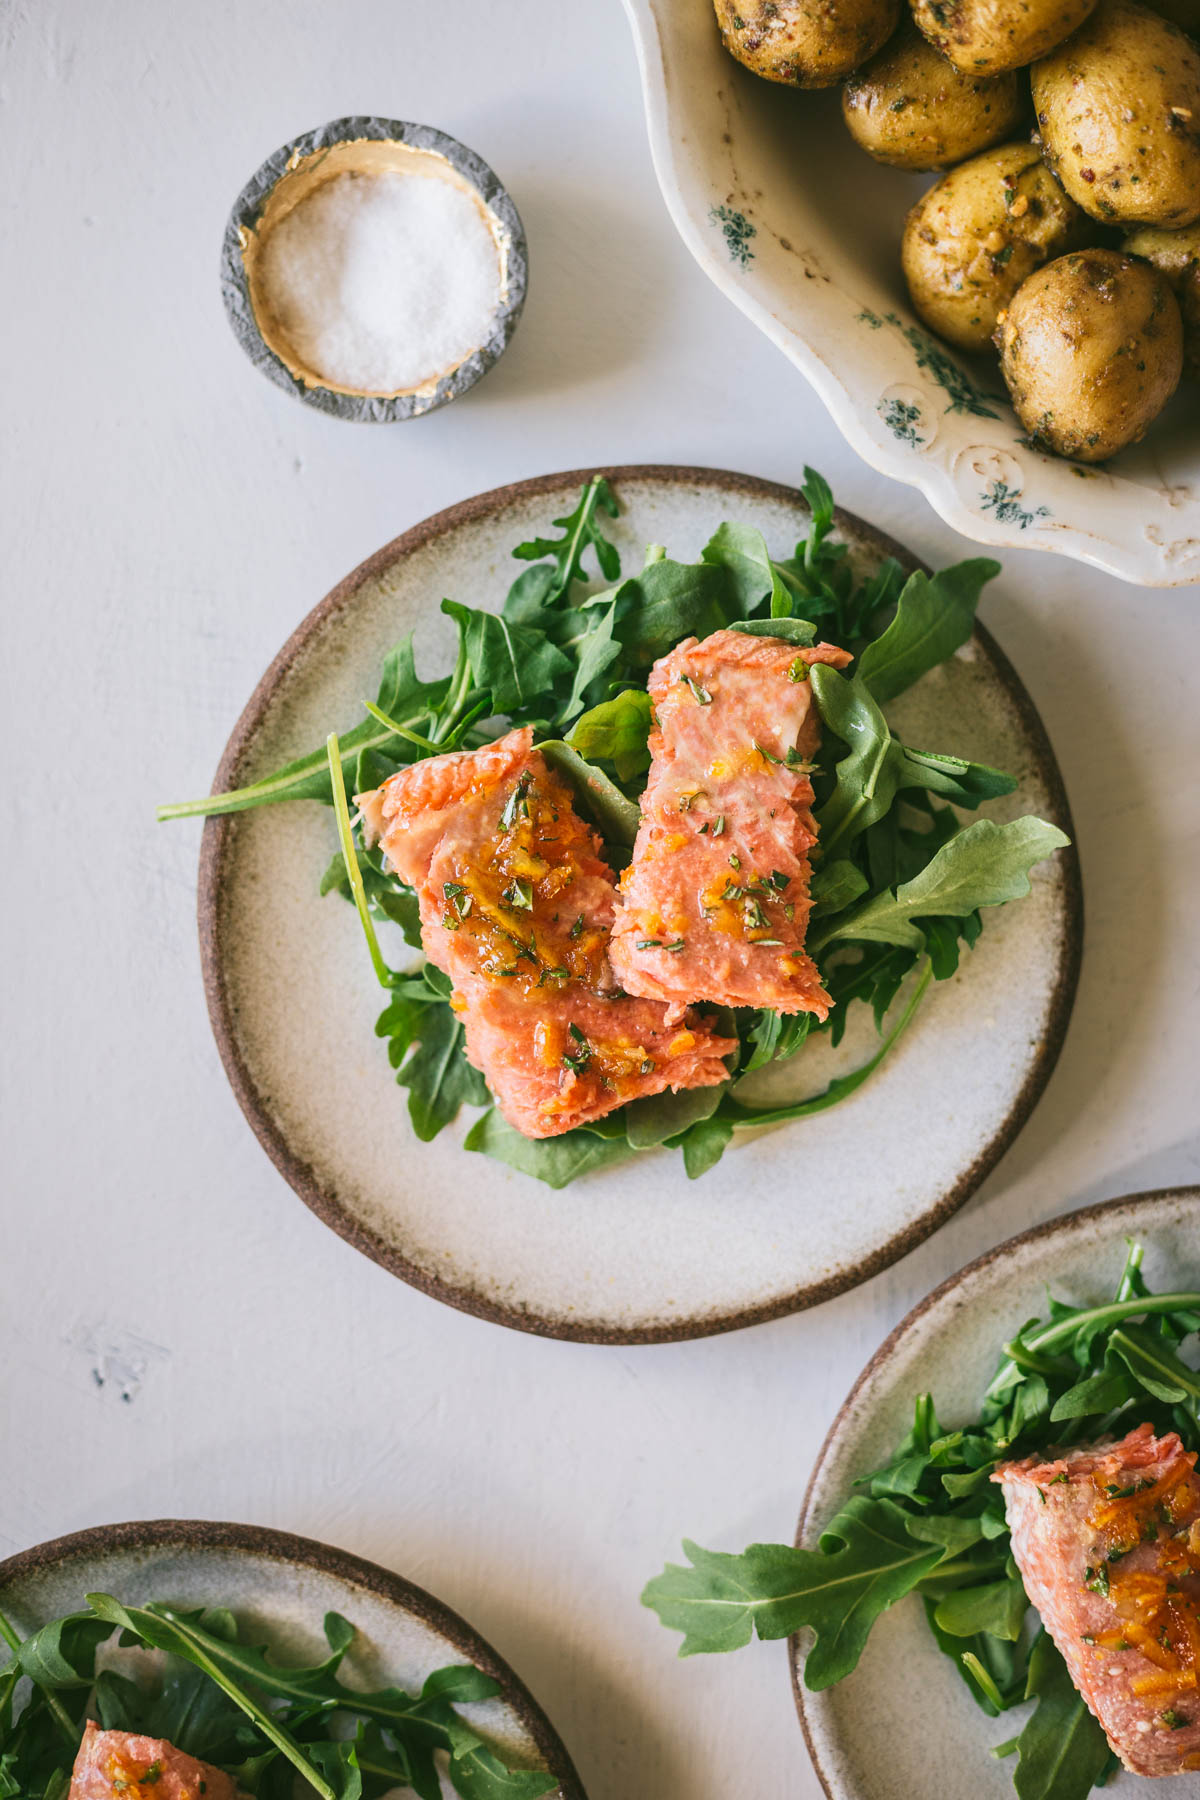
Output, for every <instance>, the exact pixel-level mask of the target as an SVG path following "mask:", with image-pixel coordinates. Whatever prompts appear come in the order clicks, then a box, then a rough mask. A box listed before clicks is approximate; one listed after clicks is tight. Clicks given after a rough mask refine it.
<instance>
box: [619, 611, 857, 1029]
mask: <svg viewBox="0 0 1200 1800" xmlns="http://www.w3.org/2000/svg"><path fill="white" fill-rule="evenodd" d="M850 660H851V659H850V656H849V654H848V652H847V651H845V650H839V649H837V648H836V647H835V646H834V645H832V644H816V645H814V646H813V647H812V648H811V649H807V650H797V649H796V647H795V646H794V645H792V644H786V643H784V642H783V641H782V639H780V638H767V637H751V636H750V635H749V634H748V633H746V632H741V631H717V632H714V633H713V635H712V636H711V637H708V638H705V639H704V641H703V642H702V643H699V642H697V640H696V639H695V638H689V639H687V640H686V641H685V642H684V643H682V644H679V645H677V646H676V648H675V649H674V650H672V651H671V653H670V655H669V656H665V657H663V658H662V660H661V661H660V662H657V663H655V665H654V668H653V670H652V671H651V675H650V682H649V688H650V697H651V699H652V701H653V702H654V720H655V724H654V729H653V730H652V732H651V734H650V754H651V758H652V761H651V766H650V775H649V779H648V782H647V786H646V792H645V795H644V796H643V799H642V823H641V826H640V828H639V830H638V835H637V842H636V844H635V846H634V852H633V863H632V866H631V867H630V868H629V869H627V870H626V872H625V874H624V875H623V877H622V879H621V889H622V902H621V910H620V914H619V916H618V919H617V922H616V925H615V927H614V928H613V939H612V962H613V967H614V969H615V970H616V971H617V975H618V977H619V978H620V981H621V983H622V985H623V986H624V987H625V989H626V990H627V991H628V992H629V993H631V994H643V995H645V996H647V997H648V998H652V999H656V1000H665V1001H666V1002H667V1003H668V1005H669V1006H670V1007H671V1009H672V1016H674V1015H675V1014H677V1013H678V1012H679V1011H680V1010H681V1008H682V1007H683V1006H684V1005H686V1003H687V1002H688V1001H689V1000H709V1001H713V1002H715V1003H717V1004H719V1005H723V1006H765V1007H771V1008H772V1009H773V1010H775V1011H777V1012H785V1013H795V1012H810V1013H815V1014H816V1016H817V1018H819V1019H824V1018H825V1017H826V1016H827V1014H828V1012H829V1005H830V1001H829V996H828V994H827V993H826V992H825V990H824V988H823V987H822V986H821V977H820V975H819V973H818V971H817V967H816V964H815V963H814V962H813V960H812V958H811V957H809V956H807V955H805V951H804V938H805V933H806V931H807V929H808V915H809V910H810V907H811V901H810V900H809V894H808V881H809V852H810V850H811V849H812V846H813V844H815V842H816V838H817V830H816V825H815V823H814V820H813V816H812V802H813V790H812V783H811V781H810V780H809V773H810V763H809V759H810V758H811V757H812V755H813V754H814V752H815V751H816V749H817V746H818V744H819V742H820V719H819V717H818V715H817V709H816V706H815V704H814V702H813V696H812V686H811V683H810V682H809V679H808V670H809V668H810V667H811V666H812V664H813V663H817V662H823V663H830V664H832V665H833V667H834V668H842V667H844V666H845V664H846V663H848V662H849V661H850Z"/></svg>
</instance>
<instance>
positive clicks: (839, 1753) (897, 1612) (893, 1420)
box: [789, 1187, 1200, 1800]
mask: <svg viewBox="0 0 1200 1800" xmlns="http://www.w3.org/2000/svg"><path fill="white" fill-rule="evenodd" d="M1127 1238H1136V1239H1137V1240H1138V1241H1139V1242H1140V1243H1143V1244H1144V1245H1145V1246H1146V1259H1145V1263H1144V1264H1143V1272H1144V1274H1145V1276H1146V1279H1147V1281H1148V1282H1149V1284H1150V1286H1151V1288H1157V1289H1158V1290H1159V1291H1160V1292H1163V1291H1169V1290H1171V1289H1174V1288H1188V1289H1193V1288H1196V1287H1197V1286H1200V1188H1196V1187H1180V1188H1169V1189H1166V1190H1164V1191H1162V1192H1158V1193H1149V1194H1133V1195H1130V1196H1128V1197H1126V1198H1122V1199H1119V1200H1108V1201H1105V1202H1103V1203H1102V1204H1101V1205H1099V1206H1085V1207H1083V1208H1082V1209H1081V1210H1080V1211H1078V1212H1071V1213H1067V1214H1065V1216H1064V1217H1062V1218H1060V1219H1052V1220H1051V1221H1050V1222H1049V1224H1046V1225H1040V1226H1038V1227H1037V1228H1036V1229H1035V1230H1033V1231H1025V1232H1022V1233H1021V1234H1020V1236H1019V1237H1014V1238H1010V1239H1009V1241H1008V1242H1007V1243H1005V1244H1001V1245H999V1246H998V1248H996V1249H995V1250H990V1251H989V1252H988V1254H987V1255H986V1256H981V1257H979V1258H978V1260H977V1261H975V1262H972V1263H968V1264H967V1266H966V1268H964V1269H960V1270H959V1271H958V1273H957V1275H952V1276H951V1277H950V1279H949V1280H948V1281H944V1282H943V1283H942V1285H941V1286H940V1287H939V1288H935V1289H934V1291H933V1293H932V1294H930V1295H929V1297H928V1299H926V1300H923V1301H922V1302H921V1304H920V1305H919V1306H917V1307H915V1308H914V1309H913V1311H912V1312H910V1313H909V1315H908V1317H907V1318H906V1319H904V1320H903V1321H902V1322H901V1323H900V1324H899V1325H898V1326H897V1327H896V1329H895V1331H893V1333H892V1335H891V1336H890V1337H889V1338H888V1340H887V1342H886V1343H885V1344H883V1345H882V1346H881V1347H880V1349H879V1350H878V1351H877V1352H876V1353H875V1355H874V1356H873V1357H872V1359H871V1361H870V1362H869V1363H868V1364H867V1366H866V1368H865V1369H864V1370H863V1373H862V1374H861V1375H860V1376H859V1378H858V1381H857V1382H856V1383H855V1385H854V1387H853V1389H852V1390H851V1393H850V1395H849V1398H848V1399H847V1400H846V1403H845V1405H844V1406H843V1407H842V1409H841V1412H840V1413H839V1414H838V1416H837V1418H836V1419H835V1420H834V1423H833V1427H832V1429H831V1431H830V1433H829V1436H828V1437H827V1438H826V1440H825V1443H824V1445H823V1446H822V1449H821V1454H820V1456H819V1457H818V1459H817V1463H816V1467H815V1468H814V1470H813V1474H812V1478H811V1480H810V1482H809V1487H808V1492H807V1494H806V1495H805V1497H804V1507H803V1511H802V1512H801V1515H800V1525H799V1529H798V1532H797V1542H798V1543H805V1544H809V1545H812V1544H815V1543H816V1541H817V1538H818V1537H819V1535H820V1532H821V1529H822V1528H823V1526H824V1525H825V1524H826V1523H827V1521H828V1520H829V1519H830V1518H831V1517H832V1516H833V1514H834V1513H835V1512H836V1511H837V1509H838V1507H839V1505H841V1504H842V1503H844V1501H845V1499H846V1498H847V1496H848V1495H850V1494H851V1493H852V1492H853V1483H854V1480H855V1478H856V1477H857V1476H859V1475H862V1474H864V1473H866V1471H867V1470H869V1469H872V1468H878V1467H879V1465H880V1464H881V1463H883V1462H886V1460H887V1458H888V1457H889V1456H890V1455H891V1453H892V1451H893V1450H894V1448H895V1446H896V1444H897V1443H898V1442H899V1441H900V1440H901V1439H902V1438H903V1436H904V1434H905V1432H906V1431H908V1430H909V1429H910V1427H911V1425H912V1409H913V1402H914V1400H915V1398H916V1396H917V1395H918V1394H921V1393H931V1394H932V1395H933V1398H934V1403H935V1406H936V1408H937V1414H938V1418H939V1420H941V1422H942V1423H943V1424H944V1425H945V1426H946V1427H947V1429H950V1430H952V1429H953V1428H954V1427H955V1426H956V1425H957V1424H959V1423H960V1422H961V1421H963V1420H966V1419H970V1418H973V1417H975V1416H976V1414H977V1413H978V1410H979V1402H980V1397H981V1395H982V1394H983V1392H984V1389H985V1388H986V1386H987V1384H988V1382H989V1381H990V1380H991V1378H992V1375H993V1374H994V1373H995V1368H996V1364H997V1363H998V1361H999V1360H1000V1353H1001V1347H1002V1346H1003V1345H1004V1344H1005V1343H1006V1342H1007V1340H1008V1339H1009V1338H1010V1337H1011V1336H1012V1335H1013V1333H1014V1331H1016V1330H1017V1328H1018V1327H1019V1326H1020V1325H1022V1324H1024V1322H1025V1321H1026V1320H1027V1319H1031V1318H1033V1317H1035V1316H1037V1315H1040V1316H1041V1317H1043V1318H1044V1317H1045V1312H1046V1291H1047V1288H1049V1290H1050V1291H1051V1292H1052V1293H1053V1294H1054V1295H1055V1296H1056V1298H1058V1299H1062V1300H1065V1301H1067V1302H1068V1303H1070V1304H1073V1305H1098V1304H1099V1303H1100V1302H1101V1301H1103V1300H1106V1299H1109V1298H1111V1296H1112V1293H1113V1290H1114V1289H1115V1287H1116V1285H1117V1282H1118V1281H1119V1280H1120V1276H1121V1270H1122V1268H1123V1267H1124V1264H1125V1254H1126V1239H1127ZM806 1648H807V1645H806V1644H805V1643H804V1642H803V1640H802V1639H797V1638H793V1639H791V1640H790V1643H789V1651H790V1655H791V1666H792V1684H793V1689H794V1692H795V1696H796V1707H797V1710H798V1712H799V1714H800V1723H801V1725H802V1727H803V1730H804V1736H805V1740H806V1742H807V1744H808V1749H809V1754H810V1756H811V1757H812V1760H813V1766H814V1767H815V1769H816V1771H817V1774H818V1776H819V1777H820V1780H821V1785H822V1787H823V1788H824V1790H825V1792H826V1794H828V1796H829V1800H895V1796H897V1795H900V1794H904V1795H918V1794H939V1795H942V1796H944V1800H959V1797H960V1796H961V1797H962V1800H966V1797H967V1796H968V1795H969V1796H970V1800H1012V1796H1013V1786H1012V1770H1013V1764H1012V1762H1011V1761H1007V1762H1005V1761H998V1760H996V1759H995V1758H993V1757H991V1756H989V1754H988V1752H989V1750H990V1749H991V1748H992V1746H994V1745H996V1744H1000V1743H1003V1742H1004V1741H1005V1740H1007V1739H1008V1738H1011V1737H1012V1736H1014V1735H1015V1733H1016V1732H1018V1731H1019V1730H1020V1727H1021V1724H1022V1723H1023V1721H1024V1718H1025V1712H1024V1709H1022V1710H1021V1711H1020V1712H1013V1713H1011V1714H1005V1715H1004V1716H1003V1717H1001V1718H999V1719H989V1718H988V1717H987V1716H986V1715H985V1714H984V1713H982V1712H981V1711H980V1710H979V1708H978V1707H977V1706H976V1705H975V1704H974V1702H973V1701H972V1699H971V1697H970V1695H969V1693H968V1692H967V1690H966V1688H965V1687H964V1685H963V1683H962V1682H961V1681H959V1679H958V1677H957V1676H956V1675H955V1673H954V1670H953V1668H952V1667H951V1665H950V1663H949V1662H948V1661H947V1660H946V1658H945V1657H944V1656H943V1655H942V1653H941V1651H940V1650H939V1649H938V1648H937V1646H936V1645H935V1643H934V1641H933V1638H932V1636H931V1635H930V1632H929V1628H928V1626H927V1625H926V1623H925V1614H924V1610H923V1608H922V1607H921V1606H920V1604H919V1603H918V1602H917V1601H916V1600H912V1599H910V1600H907V1601H904V1602H902V1603H901V1604H900V1605H898V1606H896V1607H894V1608H893V1609H892V1610H891V1611H890V1612H888V1613H885V1614H884V1615H883V1617H882V1618H880V1619H879V1620H877V1621H876V1623H875V1625H874V1626H873V1628H872V1631H871V1636H870V1639H869V1641H868V1643H867V1647H866V1650H865V1652H864V1653H863V1657H862V1660H861V1662H860V1663H859V1665H858V1668H857V1669H856V1670H855V1671H854V1673H853V1674H852V1675H849V1676H847V1678H846V1680H845V1681H841V1682H839V1683H838V1684H837V1686H836V1687H832V1688H827V1689H826V1690H825V1691H824V1692H822V1693H817V1694H814V1693H811V1692H810V1691H809V1690H808V1689H807V1688H806V1687H805V1686H804V1683H803V1679H802V1676H801V1663H802V1653H803V1651H804V1650H805V1649H806ZM1140 1786H1141V1784H1139V1783H1138V1782H1137V1781H1136V1780H1135V1779H1134V1778H1133V1777H1131V1776H1123V1777H1122V1778H1121V1779H1120V1780H1119V1781H1118V1783H1117V1786H1116V1790H1115V1791H1116V1793H1117V1794H1125V1793H1126V1792H1127V1791H1131V1792H1132V1791H1140ZM1106 1791H1107V1790H1106ZM1147 1791H1148V1792H1149V1791H1151V1790H1147ZM1152 1791H1153V1793H1154V1796H1155V1800H1185V1796H1186V1797H1188V1800H1195V1793H1196V1781H1195V1777H1194V1776H1179V1777H1177V1778H1168V1779H1164V1780H1159V1781H1156V1782H1155V1785H1154V1788H1153V1790H1152Z"/></svg>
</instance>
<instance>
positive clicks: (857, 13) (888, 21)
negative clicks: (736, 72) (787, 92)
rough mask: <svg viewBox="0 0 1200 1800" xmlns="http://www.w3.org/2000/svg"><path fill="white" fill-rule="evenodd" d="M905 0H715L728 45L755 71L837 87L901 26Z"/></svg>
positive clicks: (791, 83) (807, 85)
mask: <svg viewBox="0 0 1200 1800" xmlns="http://www.w3.org/2000/svg"><path fill="white" fill-rule="evenodd" d="M901 4H902V0H715V5H716V9H717V23H718V25H719V26H720V27H721V37H722V39H723V41H724V44H725V48H726V49H727V50H728V51H729V53H730V55H731V56H735V57H736V58H737V60H738V62H740V63H744V64H745V65H746V67H747V68H748V69H753V71H754V73H755V74H756V75H765V76H766V78H767V80H768V81H784V82H786V83H787V84H788V85H789V86H790V87H802V88H820V87H833V86H834V84H835V83H836V82H839V81H843V80H844V79H845V77H846V76H847V75H849V74H850V73H851V71H852V70H854V69H857V67H858V65H859V63H861V62H865V61H866V59H867V57H868V56H873V55H874V54H875V52H876V50H878V49H879V47H880V45H881V44H884V43H886V42H887V40H888V38H889V37H890V36H891V35H892V32H893V31H894V30H895V29H896V22H897V20H898V19H899V17H900V7H901Z"/></svg>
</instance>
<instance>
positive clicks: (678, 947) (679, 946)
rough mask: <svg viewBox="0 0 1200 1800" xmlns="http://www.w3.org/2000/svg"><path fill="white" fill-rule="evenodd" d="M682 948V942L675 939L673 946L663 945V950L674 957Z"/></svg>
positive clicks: (680, 939)
mask: <svg viewBox="0 0 1200 1800" xmlns="http://www.w3.org/2000/svg"><path fill="white" fill-rule="evenodd" d="M683 947H684V942H683V939H682V938H676V939H675V942H674V943H673V944H664V945H663V949H664V950H669V951H670V952H671V954H672V955H675V954H676V953H677V952H678V951H680V950H682V949H683Z"/></svg>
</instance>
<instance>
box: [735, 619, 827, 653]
mask: <svg viewBox="0 0 1200 1800" xmlns="http://www.w3.org/2000/svg"><path fill="white" fill-rule="evenodd" d="M729 629H730V631H740V632H743V633H744V634H745V635H746V637H769V638H779V639H780V640H781V641H782V642H783V643H785V644H795V645H796V647H797V649H800V650H811V648H812V646H813V645H814V644H815V643H816V641H817V628H816V626H815V625H810V624H809V622H808V620H807V619H784V618H779V617H778V616H777V617H775V618H772V619H735V620H734V621H733V623H732V624H731V625H730V627H729Z"/></svg>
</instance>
